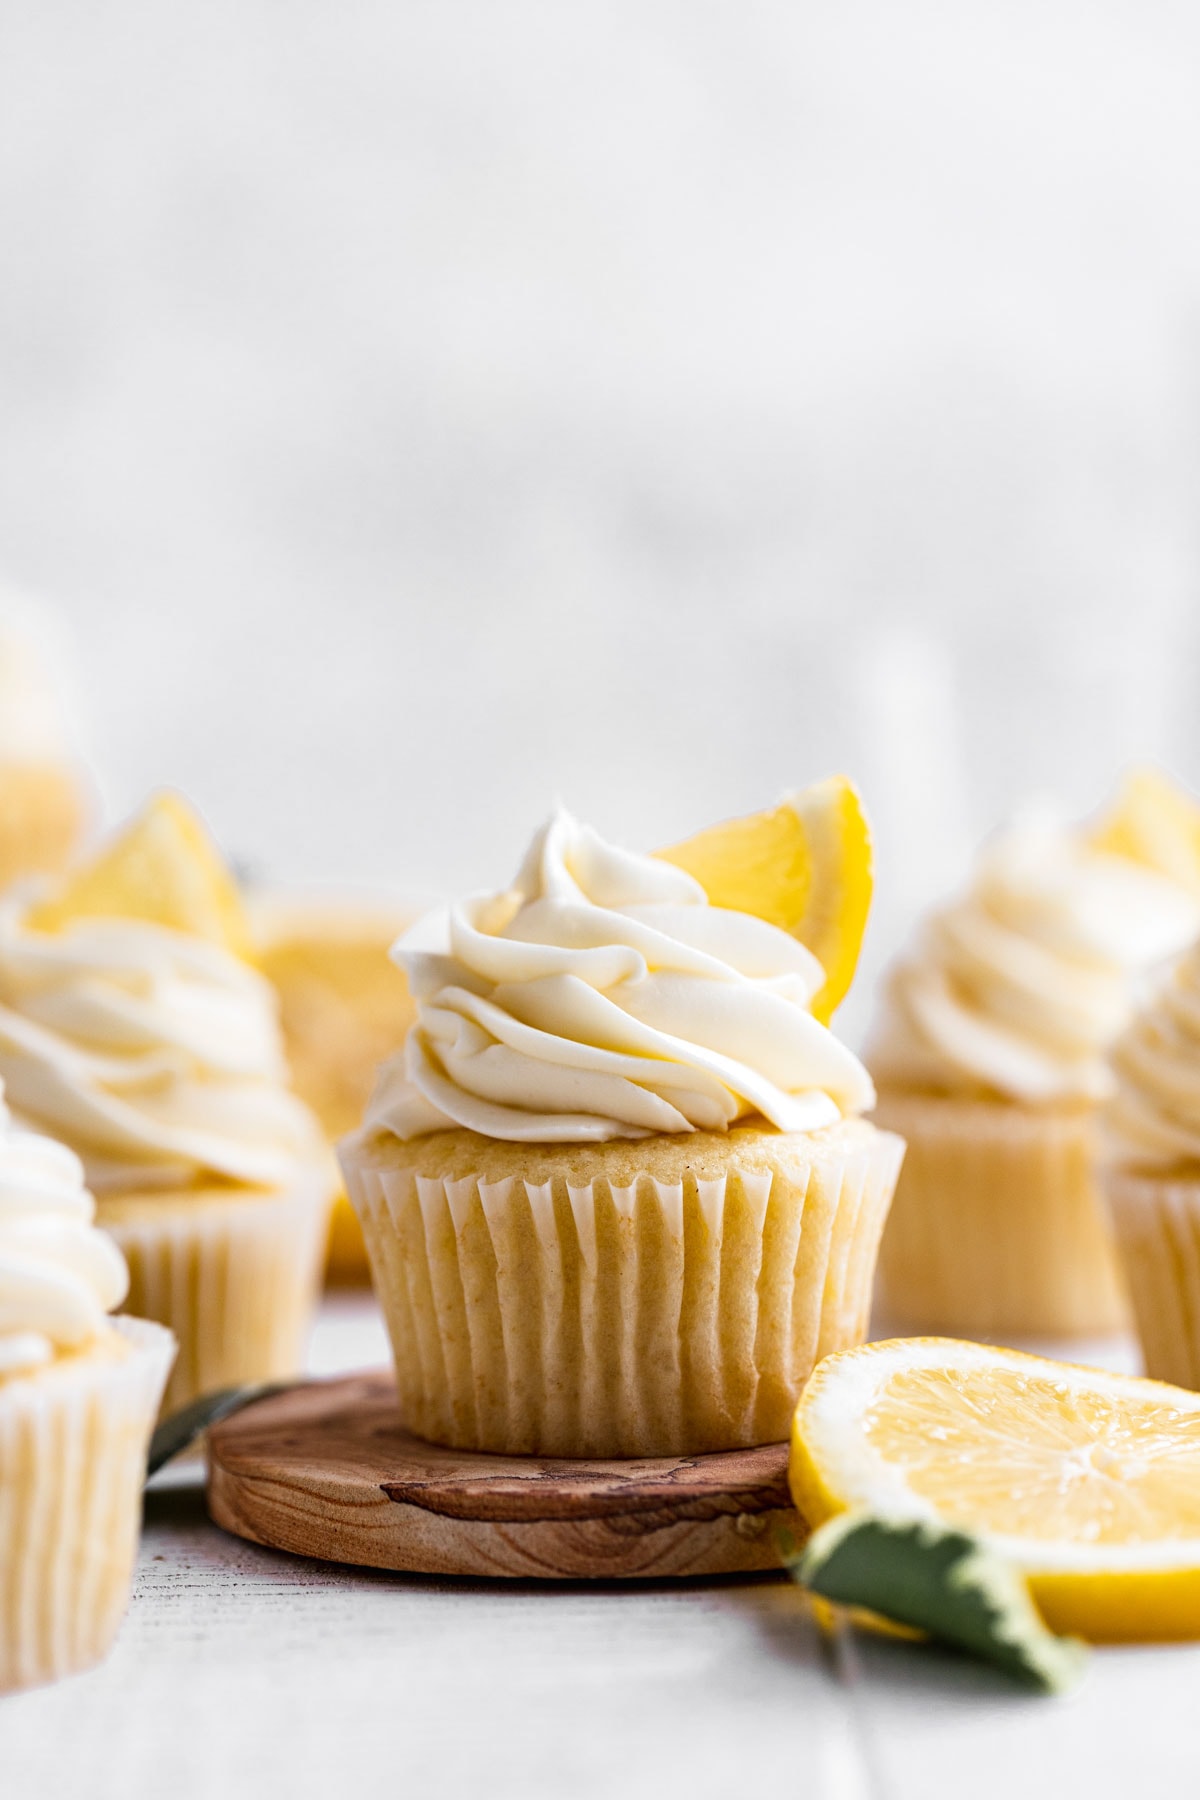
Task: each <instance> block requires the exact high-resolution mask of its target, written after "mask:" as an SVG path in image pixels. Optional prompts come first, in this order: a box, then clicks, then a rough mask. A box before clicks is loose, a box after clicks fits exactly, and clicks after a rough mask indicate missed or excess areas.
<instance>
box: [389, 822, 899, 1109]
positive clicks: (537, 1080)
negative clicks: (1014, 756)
mask: <svg viewBox="0 0 1200 1800" xmlns="http://www.w3.org/2000/svg"><path fill="white" fill-rule="evenodd" d="M393 955H394V956H395V959H396V961H397V962H398V963H400V964H401V966H402V967H403V968H405V969H406V970H407V972H408V979H409V986H410V988H411V990H412V993H413V997H414V999H415V1000H416V1002H417V1023H416V1025H415V1026H414V1027H413V1029H412V1031H411V1032H410V1033H409V1036H408V1039H407V1040H406V1043H405V1047H404V1049H403V1051H402V1052H401V1053H400V1054H399V1055H398V1056H396V1057H393V1058H392V1059H391V1061H390V1062H388V1063H385V1064H384V1066H383V1068H382V1069H381V1071H380V1075H379V1080H378V1083H377V1086H376V1090H375V1093H374V1095H373V1097H372V1100H371V1104H370V1106H369V1108H368V1110H367V1125H368V1126H369V1127H375V1128H379V1129H384V1130H388V1131H391V1132H393V1133H395V1135H396V1136H397V1137H401V1138H411V1137H418V1136H420V1135H422V1134H423V1133H425V1132H429V1131H440V1130H444V1129H446V1128H447V1127H450V1126H467V1127H469V1128H470V1129H471V1130H473V1131H478V1132H482V1133H484V1134H485V1135H486V1136H489V1137H494V1138H509V1139H519V1140H523V1141H527V1142H534V1143H558V1142H566V1143H587V1142H592V1143H594V1142H598V1141H601V1140H604V1139H608V1138H639V1137H646V1136H649V1135H650V1134H652V1133H655V1132H676V1131H724V1130H726V1129H727V1128H728V1127H729V1126H730V1125H732V1124H734V1123H735V1121H737V1120H738V1119H742V1118H745V1117H747V1116H748V1115H752V1114H761V1115H762V1116H763V1117H764V1118H765V1119H768V1120H769V1121H770V1122H771V1124H773V1125H775V1126H777V1127H778V1128H779V1129H780V1130H781V1131H812V1130H816V1129H818V1128H820V1127H821V1126H825V1125H829V1124H832V1123H833V1122H834V1121H835V1120H837V1119H839V1118H840V1117H842V1115H843V1114H846V1113H856V1112H861V1111H863V1110H865V1109H866V1108H867V1107H869V1106H870V1105H871V1104H872V1103H873V1100H874V1092H873V1090H872V1087H871V1082H870V1078H869V1077H868V1075H867V1073H866V1070H865V1069H864V1068H863V1067H862V1064H861V1063H860V1062H859V1061H858V1059H857V1057H855V1056H854V1055H853V1054H852V1053H851V1052H850V1051H849V1050H848V1049H846V1047H845V1046H844V1045H843V1044H841V1043H839V1042H838V1040H837V1039H836V1038H835V1037H834V1036H833V1034H832V1033H831V1032H830V1031H829V1030H828V1029H827V1028H826V1027H825V1026H824V1025H821V1024H818V1022H817V1020H816V1019H814V1018H813V1016H812V1014H811V1013H810V1012H809V1010H808V1005H809V1002H810V1000H811V999H812V997H813V995H814V994H815V993H816V992H817V990H818V989H819V988H820V987H821V985H822V983H823V981H824V973H823V971H822V969H821V966H820V964H819V963H818V962H817V960H816V958H815V957H814V956H812V955H811V954H810V952H809V951H807V950H806V949H804V947H803V946H802V945H801V944H799V943H797V942H796V940H795V939H794V938H792V937H790V936H789V935H788V934H787V933H786V932H784V931H780V930H779V929H778V928H777V927H775V926H773V925H768V924H765V923H764V922H763V921H762V920H761V919H755V918H751V917H749V916H748V915H747V914H745V913H735V912H727V911H724V910H722V909H720V908H718V907H714V906H710V905H709V904H708V901H707V899H706V897H705V894H704V890H703V889H702V888H701V887H700V885H699V883H698V882H696V881H695V880H693V878H692V877H691V876H690V875H687V874H685V873H684V872H683V870H681V869H676V868H674V867H672V866H671V865H670V864H669V863H664V862H660V861H658V860H657V859H656V858H655V857H650V856H635V855H632V854H630V853H629V852H627V851H624V850H618V849H614V848H613V847H612V846H611V845H609V844H606V843H605V842H604V841H603V840H602V839H601V838H600V837H598V836H597V834H596V833H595V832H594V831H592V830H590V829H589V828H588V827H587V826H583V825H578V824H576V822H575V820H574V819H572V818H571V817H570V816H569V815H568V814H567V813H565V812H559V813H557V814H556V815H555V816H554V817H553V818H552V819H551V820H550V822H549V823H548V824H547V825H546V826H544V827H543V829H542V830H541V831H540V832H539V833H538V834H537V836H536V838H535V839H534V841H533V844H532V846H531V847H530V850H529V853H528V855H527V856H526V859H525V862H524V864H523V866H522V868H521V871H520V874H519V875H518V876H517V879H516V881H515V883H514V884H513V886H512V887H511V888H509V889H506V890H504V891H502V892H499V893H496V894H489V895H484V896H481V897H479V898H476V899H473V900H468V901H465V902H464V903H463V904H461V905H458V906H454V907H452V908H450V909H449V912H448V913H446V914H442V915H439V916H438V917H436V918H435V919H431V920H429V921H425V922H423V923H422V924H421V925H418V926H417V927H416V928H415V930H414V931H413V932H411V933H409V935H408V936H407V937H406V938H402V939H401V940H400V943H399V944H398V945H397V946H396V947H395V949H394V950H393Z"/></svg>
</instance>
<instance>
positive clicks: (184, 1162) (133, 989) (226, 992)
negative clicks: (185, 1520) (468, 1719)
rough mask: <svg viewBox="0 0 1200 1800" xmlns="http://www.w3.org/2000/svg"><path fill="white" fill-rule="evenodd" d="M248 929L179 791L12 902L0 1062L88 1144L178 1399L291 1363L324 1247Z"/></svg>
mask: <svg viewBox="0 0 1200 1800" xmlns="http://www.w3.org/2000/svg"><path fill="white" fill-rule="evenodd" d="M243 931H244V928H243V926H242V922H241V916H240V911H239V908H238V902H237V894H236V890H235V888H234V886H233V883H232V880H231V879H230V877H229V875H228V873H227V871H225V870H224V868H223V867H222V865H221V864H220V862H219V860H218V859H217V858H216V855H215V852H214V851H213V850H212V848H211V846H210V845H209V844H208V841H207V838H206V837H205V835H204V833H203V831H202V828H201V827H200V826H199V824H198V822H197V821H196V820H195V818H194V817H193V816H192V815H191V814H190V813H188V812H187V810H186V808H184V807H183V805H182V803H181V802H180V801H178V800H177V799H175V798H174V797H173V796H170V795H165V796H162V797H160V798H159V799H158V800H156V801H155V802H153V803H152V804H151V806H150V807H149V808H148V809H147V811H146V812H145V813H144V814H143V816H142V817H141V818H140V819H139V820H137V821H135V823H134V825H133V826H132V827H130V828H129V830H128V831H127V832H126V833H125V834H124V835H123V836H122V837H121V838H120V839H118V841H117V842H116V843H115V844H114V845H113V846H112V847H111V848H110V849H108V850H107V851H105V852H104V854H103V855H102V856H101V857H100V858H99V859H98V860H97V861H96V862H95V863H93V864H91V865H89V866H88V867H86V868H84V869H82V870H81V871H80V872H79V873H78V875H77V876H76V877H75V878H74V880H73V881H72V882H71V883H70V884H69V885H68V886H67V887H66V888H64V889H63V890H61V891H60V892H59V893H58V894H56V895H53V896H51V897H50V898H49V899H48V900H47V901H46V902H45V903H44V904H42V905H40V906H38V907H36V908H34V909H32V910H26V911H22V910H21V909H20V908H19V907H18V906H17V905H16V904H13V905H11V906H10V907H9V908H8V909H7V910H5V911H3V912H0V1076H2V1077H3V1079H4V1081H5V1083H6V1085H7V1088H8V1094H9V1101H10V1104H11V1106H12V1108H13V1111H14V1114H16V1115H17V1116H18V1117H19V1118H20V1119H21V1121H22V1122H26V1123H29V1124H31V1125H34V1126H36V1127H37V1128H38V1129H40V1130H44V1131H46V1132H48V1133H52V1134H53V1135H54V1136H55V1137H57V1138H60V1139H61V1140H62V1141H63V1142H64V1143H67V1144H69V1145H70V1146H71V1147H72V1148H73V1149H74V1150H75V1151H76V1152H77V1153H78V1154H79V1156H80V1157H81V1158H82V1160H83V1163H84V1166H85V1169H86V1171H87V1176H88V1180H89V1182H90V1183H91V1185H92V1187H93V1188H94V1189H95V1191H96V1194H97V1198H98V1206H99V1219H100V1223H101V1224H102V1225H103V1226H104V1228H105V1229H106V1230H107V1231H109V1232H111V1233H112V1235H113V1236H114V1237H115V1239H116V1240H117V1242H118V1243H119V1244H120V1246H121V1248H122V1250H123V1251H124V1253H125V1255H126V1257H127V1259H128V1262H129V1268H130V1294H129V1306H130V1308H131V1310H133V1311H134V1312H136V1313H138V1314H140V1315H142V1316H144V1317H146V1318H152V1319H159V1320H161V1321H162V1322H163V1323H165V1324H169V1325H170V1326H171V1328H172V1329H173V1330H174V1332H175V1334H176V1336H177V1337H178V1339H179V1357H178V1361H177V1363H176V1366H175V1370H174V1372H173V1374H172V1377H171V1383H170V1386H169V1389H168V1392H167V1404H168V1406H176V1405H180V1404H182V1403H183V1402H184V1401H185V1400H186V1399H188V1398H190V1397H191V1396H192V1395H194V1394H196V1393H199V1392H203V1391H206V1390H208V1389H212V1388H219V1387H223V1386H227V1385H229V1384H231V1383H235V1382H239V1381H252V1380H261V1379H269V1378H271V1377H274V1376H281V1375H288V1374H291V1373H293V1372H294V1371H295V1370H296V1369H297V1368H298V1367H299V1365H300V1362H301V1358H302V1353H303V1343H304V1334H305V1331H306V1328H307V1324H308V1321H309V1318H310V1315H311V1310H312V1306H313V1303H314V1300H315V1296H316V1290H317V1285H318V1280H319V1272H320V1264H321V1259H322V1256H323V1251H324V1242H325V1229H326V1219H327V1213H328V1204H329V1199H330V1196H331V1192H332V1187H333V1170H332V1159H331V1158H330V1156H329V1154H328V1151H327V1150H326V1148H325V1145H324V1142H323V1140H322V1138H321V1135H320V1132H319V1128H318V1127H317V1125H316V1122H315V1120H314V1119H313V1117H312V1115H311V1114H310V1113H309V1111H308V1109H307V1108H306V1107H305V1106H304V1105H303V1104H302V1103H301V1101H300V1100H299V1099H297V1097H296V1096H295V1094H293V1093H292V1092H291V1090H290V1088H289V1087H288V1084H287V1071H286V1065H285V1062H284V1057H283V1049H282V1044H281V1042H280V1037H279V1029H278V1023H277V1018H276V1010H275V997H274V993H273V991H272V989H271V988H270V986H269V985H268V983H267V982H266V981H265V980H264V978H263V977H262V976H261V975H260V974H258V973H257V971H256V970H254V969H252V968H251V967H250V966H249V965H248V964H247V963H246V962H245V961H243V960H242V958H241V957H240V956H238V955H237V954H236V953H235V950H234V948H233V946H234V945H235V944H238V943H240V942H242V941H243Z"/></svg>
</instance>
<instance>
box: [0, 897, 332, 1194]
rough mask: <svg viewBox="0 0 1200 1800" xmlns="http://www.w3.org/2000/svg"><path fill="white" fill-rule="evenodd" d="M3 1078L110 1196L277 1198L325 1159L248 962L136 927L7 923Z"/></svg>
mask: <svg viewBox="0 0 1200 1800" xmlns="http://www.w3.org/2000/svg"><path fill="white" fill-rule="evenodd" d="M0 1078H2V1079H3V1081H4V1084H5V1086H6V1088H7V1090H8V1098H9V1101H10V1103H11V1105H12V1108H13V1112H14V1114H15V1115H16V1116H17V1117H18V1118H19V1119H20V1120H21V1121H22V1122H25V1123H28V1124H30V1125H33V1126H35V1127H37V1128H39V1129H42V1130H45V1131H47V1132H50V1133H51V1134H53V1136H55V1137H57V1138H61V1139H62V1141H63V1142H64V1143H68V1144H70V1145H71V1146H72V1148H73V1149H74V1150H76V1151H77V1152H78V1153H79V1155H80V1156H81V1157H82V1159H83V1163H84V1167H85V1169H86V1172H87V1176H88V1180H89V1181H90V1183H91V1185H92V1186H93V1187H95V1188H96V1189H97V1190H100V1189H108V1190H112V1189H120V1188H137V1187H164V1186H177V1185H187V1184H190V1183H192V1182H194V1181H196V1180H199V1179H203V1178H206V1177H214V1176H215V1177H224V1178H227V1179H229V1180H232V1181H238V1182H246V1183H251V1184H262V1185H265V1186H272V1185H275V1184H276V1183H278V1182H281V1181H285V1180H287V1179H288V1178H289V1176H290V1175H291V1174H292V1173H294V1171H295V1168H296V1166H297V1164H298V1163H299V1162H301V1161H303V1160H306V1159H308V1158H310V1157H311V1156H312V1155H313V1154H314V1153H315V1146H316V1144H317V1142H318V1134H317V1128H316V1125H315V1123H314V1121H313V1119H312V1116H311V1114H310V1113H309V1112H308V1110H307V1109H306V1108H305V1107H304V1106H303V1105H302V1104H301V1102H300V1101H299V1100H298V1099H297V1098H296V1096H295V1095H294V1094H293V1093H291V1092H290V1091H289V1089H288V1087H287V1071H286V1065H285V1062H284V1057H283V1050H282V1046H281V1042H280V1036H279V1027H278V1022H277V1017H276V1004H275V996H274V992H273V990H272V989H271V988H270V987H269V985H268V984H267V982H266V981H264V980H263V978H262V977H261V976H260V975H258V974H257V973H256V972H255V971H254V970H253V969H251V968H249V967H248V966H247V965H246V964H245V963H243V962H241V961H239V960H238V958H237V957H235V956H232V955H230V954H229V953H228V952H227V951H225V950H222V949H221V948H219V946H217V945H215V944H210V943H207V942H205V941H204V940H203V939H201V938H196V937H190V936H188V935H186V934H185V933H183V932H177V931H171V930H168V929H166V928H165V927H162V926H158V925H152V924H148V923H144V922H143V921H141V920H126V919H84V920H81V921H80V922H79V923H78V924H76V925H73V926H71V927H69V928H68V929H67V930H65V931H62V932H54V933H51V932H42V931H34V930H31V929H30V928H28V927H27V926H25V925H24V924H23V923H22V921H21V917H20V915H19V913H18V912H17V911H16V910H15V908H13V907H9V908H6V909H4V910H3V911H2V912H0Z"/></svg>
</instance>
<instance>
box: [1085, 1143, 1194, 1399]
mask: <svg viewBox="0 0 1200 1800" xmlns="http://www.w3.org/2000/svg"><path fill="white" fill-rule="evenodd" d="M1105 1197H1106V1199H1107V1201H1108V1207H1109V1212H1110V1214H1111V1217H1112V1222H1113V1228H1114V1230H1115V1233H1116V1239H1117V1245H1118V1249H1119V1251H1120V1256H1121V1265H1122V1268H1123V1269H1124V1273H1125V1281H1126V1284H1127V1286H1128V1288H1129V1297H1130V1299H1131V1301H1132V1303H1133V1314H1134V1320H1135V1323H1136V1325H1137V1332H1138V1337H1139V1338H1140V1339H1141V1345H1142V1357H1143V1360H1144V1362H1145V1365H1146V1373H1147V1375H1151V1376H1153V1377H1154V1379H1155V1380H1156V1381H1170V1382H1174V1383H1175V1385H1176V1386H1177V1387H1186V1388H1197V1389H1200V1180H1192V1181H1188V1180H1178V1179H1170V1178H1166V1177H1161V1176H1155V1175H1138V1174H1134V1173H1132V1172H1130V1171H1127V1170H1121V1169H1110V1170H1109V1171H1108V1172H1107V1174H1106V1178H1105Z"/></svg>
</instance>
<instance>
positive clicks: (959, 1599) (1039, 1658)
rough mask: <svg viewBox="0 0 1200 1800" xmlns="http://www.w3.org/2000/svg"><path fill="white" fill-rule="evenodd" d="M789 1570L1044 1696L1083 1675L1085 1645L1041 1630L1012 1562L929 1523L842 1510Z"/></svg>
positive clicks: (819, 1590)
mask: <svg viewBox="0 0 1200 1800" xmlns="http://www.w3.org/2000/svg"><path fill="white" fill-rule="evenodd" d="M788 1567H789V1570H790V1572H791V1573H792V1575H793V1576H794V1577H795V1579H796V1580H797V1581H799V1582H801V1583H802V1584H803V1585H804V1586H805V1587H806V1588H809V1589H810V1590H811V1592H812V1593H814V1594H820V1595H822V1596H823V1597H824V1598H825V1599H827V1600H834V1601H837V1602H839V1603H840V1604H841V1605H844V1606H861V1607H865V1608H868V1609H869V1610H870V1611H871V1612H875V1613H880V1614H882V1616H883V1617H884V1618H885V1619H891V1620H893V1621H894V1622H895V1623H896V1624H899V1625H908V1626H910V1627H913V1628H914V1629H916V1630H918V1631H924V1632H927V1633H928V1634H929V1636H930V1637H932V1638H936V1639H937V1640H938V1641H939V1642H940V1643H943V1644H949V1645H952V1646H953V1647H954V1648H955V1649H957V1650H962V1651H965V1652H966V1653H967V1654H968V1655H970V1656H976V1657H980V1658H982V1659H983V1660H984V1661H985V1662H990V1663H994V1664H995V1665H996V1666H997V1667H998V1668H1001V1669H1003V1670H1005V1671H1006V1672H1007V1673H1008V1674H1009V1675H1012V1676H1014V1677H1015V1678H1016V1679H1017V1680H1019V1681H1021V1682H1023V1683H1025V1684H1026V1685H1027V1686H1030V1687H1034V1688H1037V1689H1039V1690H1040V1691H1041V1692H1043V1693H1061V1692H1063V1691H1064V1690H1065V1689H1066V1688H1069V1687H1071V1686H1073V1685H1074V1684H1075V1682H1077V1681H1078V1680H1079V1678H1080V1676H1081V1675H1082V1672H1083V1668H1084V1663H1085V1660H1086V1656H1087V1651H1086V1649H1085V1648H1084V1646H1083V1645H1082V1644H1081V1643H1079V1642H1078V1641H1077V1640H1076V1639H1074V1638H1061V1637H1056V1636H1055V1635H1054V1633H1053V1632H1051V1631H1049V1630H1048V1629H1047V1627H1046V1625H1045V1623H1044V1622H1043V1620H1042V1617H1041V1615H1040V1613H1039V1612H1038V1610H1037V1608H1036V1607H1035V1606H1034V1603H1033V1601H1032V1599H1031V1598H1030V1594H1029V1589H1028V1587H1027V1586H1026V1585H1025V1582H1024V1580H1023V1578H1022V1577H1021V1575H1020V1574H1019V1573H1018V1572H1017V1570H1016V1569H1014V1568H1013V1566H1012V1564H1011V1563H1009V1562H1007V1561H1006V1560H1005V1559H1004V1557H1002V1556H1000V1555H998V1554H997V1552H996V1551H995V1550H992V1549H990V1548H989V1547H988V1546H987V1545H986V1544H984V1543H983V1542H982V1541H981V1540H980V1539H979V1538H975V1537H971V1536H969V1535H968V1533H966V1532H965V1531H954V1530H951V1529H950V1528H949V1527H948V1526H945V1525H941V1524H939V1523H938V1522H937V1521H936V1520H931V1519H914V1518H911V1517H908V1518H901V1517H896V1518H889V1517H885V1516H882V1515H879V1514H874V1513H867V1512H849V1513H842V1514H841V1515H840V1516H839V1517H837V1518H835V1519H831V1520H830V1521H829V1522H828V1523H827V1524H825V1525H822V1526H821V1527H820V1529H819V1530H818V1531H816V1532H815V1533H814V1534H813V1536H812V1537H811V1538H810V1539H809V1541H808V1544H807V1545H806V1546H805V1549H804V1550H803V1552H802V1553H801V1554H800V1555H799V1557H795V1558H789V1561H788Z"/></svg>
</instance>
